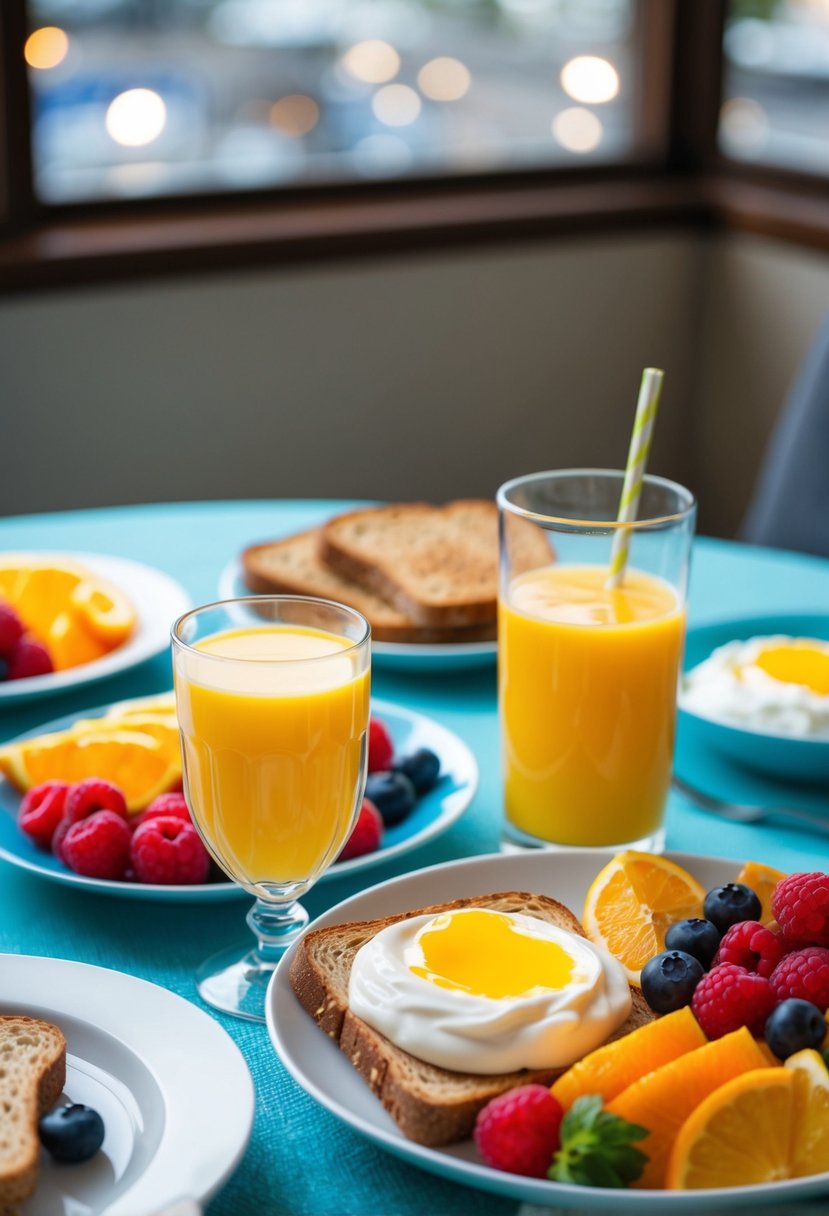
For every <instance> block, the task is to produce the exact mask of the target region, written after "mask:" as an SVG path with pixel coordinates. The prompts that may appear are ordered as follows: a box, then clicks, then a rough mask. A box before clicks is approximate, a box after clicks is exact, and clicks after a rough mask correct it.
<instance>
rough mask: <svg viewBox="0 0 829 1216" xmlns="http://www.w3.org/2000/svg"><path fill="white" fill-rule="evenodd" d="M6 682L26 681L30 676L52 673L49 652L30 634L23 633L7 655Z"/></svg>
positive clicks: (52, 668)
mask: <svg viewBox="0 0 829 1216" xmlns="http://www.w3.org/2000/svg"><path fill="white" fill-rule="evenodd" d="M6 659H7V660H8V668H7V670H6V679H7V680H28V679H29V677H30V676H45V675H48V674H49V672H50V671H54V667H53V666H52V660H51V658H50V657H49V651H48V650H47V649H46V647H45V646H42V645H41V644H40V642H38V641H36V640H35V638H33V637H32V635H31V634H30V633H24V634H23V637H22V638H21V639H20V641H19V642H18V643H17V645H16V646H15V647H14V649H13V650H11V651H10V652H9V653H8V654H7V655H6Z"/></svg>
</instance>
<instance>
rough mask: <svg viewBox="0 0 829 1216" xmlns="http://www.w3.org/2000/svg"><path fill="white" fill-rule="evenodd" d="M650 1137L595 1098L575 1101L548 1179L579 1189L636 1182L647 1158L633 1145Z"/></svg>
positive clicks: (562, 1124) (567, 1115)
mask: <svg viewBox="0 0 829 1216" xmlns="http://www.w3.org/2000/svg"><path fill="white" fill-rule="evenodd" d="M647 1135H649V1131H648V1129H647V1128H645V1127H640V1126H639V1124H637V1123H628V1122H627V1120H625V1119H620V1118H619V1116H618V1115H614V1114H612V1113H611V1112H610V1111H606V1110H604V1109H603V1106H602V1099H601V1097H600V1096H599V1095H598V1094H587V1095H585V1096H583V1097H581V1098H578V1099H577V1100H576V1101H575V1102H574V1103H573V1105H572V1107H571V1108H570V1110H569V1111H568V1112H567V1114H566V1115H565V1117H564V1119H563V1120H562V1122H561V1147H560V1148H559V1150H558V1152H557V1153H556V1154H555V1156H554V1157H553V1161H552V1164H551V1166H550V1169H549V1171H548V1174H547V1176H548V1177H549V1178H551V1179H553V1181H554V1182H571V1183H576V1184H578V1185H581V1186H601V1187H622V1186H626V1185H627V1184H628V1183H630V1182H635V1181H636V1179H637V1178H639V1177H640V1176H641V1174H642V1171H643V1169H644V1168H645V1165H646V1164H647V1160H648V1158H647V1156H646V1154H645V1153H643V1152H642V1151H641V1150H640V1149H638V1148H634V1147H633V1142H634V1141H636V1140H643V1139H644V1138H645V1136H647Z"/></svg>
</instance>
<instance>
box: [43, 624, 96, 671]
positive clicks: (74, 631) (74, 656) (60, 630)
mask: <svg viewBox="0 0 829 1216" xmlns="http://www.w3.org/2000/svg"><path fill="white" fill-rule="evenodd" d="M43 643H44V645H45V646H46V649H47V650H48V651H49V655H50V657H51V659H52V664H53V666H54V668H55V671H66V669H67V668H69V667H79V666H80V665H81V663H91V662H92V661H93V659H100V658H101V656H102V655H105V654H106V647H105V646H102V645H101V643H100V642H99V641H97V640H96V639H95V638H93V637H92V635H91V634H89V633H87V632H86V630H85V629H81V628H79V627H78V623H77V621H76V620H75V618H74V617H73V616H72V615H71V613H69V612H59V613H58V615H57V616H56V617H55V619H54V620H53V621H52V623H51V625H50V626H49V628H48V630H47V631H46V634H45V636H44V637H43Z"/></svg>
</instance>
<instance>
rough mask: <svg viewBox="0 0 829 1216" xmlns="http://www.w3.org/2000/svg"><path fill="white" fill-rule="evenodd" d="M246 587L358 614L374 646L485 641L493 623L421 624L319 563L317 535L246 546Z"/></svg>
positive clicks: (491, 634)
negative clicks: (327, 603)
mask: <svg viewBox="0 0 829 1216" xmlns="http://www.w3.org/2000/svg"><path fill="white" fill-rule="evenodd" d="M242 567H243V570H244V578H245V584H246V585H247V587H249V589H250V590H251V591H255V592H264V593H266V594H267V593H284V594H289V595H316V596H321V597H322V598H323V599H330V600H336V601H337V602H338V603H341V604H347V605H348V606H349V607H351V608H356V610H357V611H358V612H361V613H362V614H363V616H364V617H365V618H366V620H367V621H368V623H369V625H370V626H371V633H372V637H373V638H374V640H375V641H378V642H406V643H420V644H426V643H431V642H434V643H437V642H487V641H491V640H492V639H494V637H495V632H496V626H495V618H494V616H493V619H492V620H491V621H484V622H482V623H478V624H476V625H471V626H457V625H421V624H418V623H417V622H416V621H415V620H414V619H413V618H412V617H411V616H410V615H408V613H406V612H404V611H401V610H400V609H399V608H396V607H395V606H394V604H392V603H390V602H389V600H387V599H385V598H384V597H383V596H382V595H380V594H378V593H377V592H374V591H371V590H369V589H368V588H366V587H363V586H361V585H360V584H359V583H355V582H353V581H352V580H351V579H349V578H346V577H344V576H343V575H340V574H338V573H336V571H335V570H333V569H331V567H330V566H328V565H326V563H325V562H324V561H323V560H322V557H321V554H320V530H319V529H316V528H313V529H310V530H308V531H306V532H300V533H297V534H296V535H294V536H287V537H284V538H282V539H280V540H273V541H266V542H264V543H262V544H258V545H250V546H249V547H248V548H247V549H245V550H244V551H243V553H242Z"/></svg>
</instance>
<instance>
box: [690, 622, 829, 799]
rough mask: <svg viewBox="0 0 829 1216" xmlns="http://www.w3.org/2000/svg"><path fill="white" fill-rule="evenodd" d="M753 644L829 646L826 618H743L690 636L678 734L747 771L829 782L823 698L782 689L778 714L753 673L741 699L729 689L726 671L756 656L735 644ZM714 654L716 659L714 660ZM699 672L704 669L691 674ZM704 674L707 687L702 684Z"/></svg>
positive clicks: (764, 682) (753, 649)
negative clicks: (791, 641)
mask: <svg viewBox="0 0 829 1216" xmlns="http://www.w3.org/2000/svg"><path fill="white" fill-rule="evenodd" d="M758 638H768V639H774V640H775V644H776V645H779V644H780V639H815V640H816V641H818V642H826V643H827V645H829V613H826V614H822V613H799V614H795V613H792V614H782V615H781V614H774V615H770V616H756V617H741V618H739V619H736V620H735V619H731V620H724V621H716V622H713V623H711V624H708V625H700V626H697V627H696V628H692V629H689V630H688V635H687V639H686V644H685V659H684V663H683V677H682V681H681V685H680V693H679V715H680V721H681V724H682V729H683V730H684V731H685V732H686V733H687V735H688V736H690V737H691V738H692V739H693V742H694V743H697V744H701V745H703V746H706V747H710V748H712V749H713V750H714V751H716V752H718V753H719V754H720V755H722V756H725V757H726V758H727V759H728V760H731V761H733V762H734V763H736V764H740V765H742V766H744V767H745V768H749V769H753V770H754V771H756V772H759V773H763V774H765V775H768V776H772V777H777V778H783V779H785V780H789V781H797V782H802V783H821V782H827V781H829V733H827V729H826V722H827V719H828V718H829V696H827V697H826V698H825V700H826V706H825V709H824V706H823V704H822V703H823V701H824V698H823V697H822V696H814V695H813V694H808V693H807V690H806V689H805V688H804V689H802V690H799V689H798V686H797V685H793V684H791V683H781V696H780V704H779V705H778V706H775V704H774V695H773V685H774V681H772V680H768V679H764V678H763V672H758V671H756V670H755V669H754V668H752V671H751V673H750V674H748V678H747V679H745V680H744V681H743V686H742V687H741V688H740V689H739V690H738V695H736V696H732V694H731V692H730V691H729V689H728V677H727V669H734V668H735V667H738V666H739V664H740V661H741V659H742V657H745V658H746V660H747V663H749V664H752V663H753V659H754V658H756V653H757V651H758V650H759V649H760V647H758V646H757V645H756V644H752V645H746V646H745V647H744V648H743V647H740V648H739V649H737V647H736V646H735V647H733V649H732V644H734V643H746V644H748V643H749V642H750V641H751V640H752V639H758ZM720 648H726V649H723V650H720ZM718 651H719V657H718V658H714V659H713V660H712V655H715V652H718ZM701 664H706V668H705V669H704V670H703V671H701V672H698V671H695V669H700V666H701ZM706 673H707V674H708V675H709V676H710V679H709V680H707V681H703V680H702V679H700V678H699V677H700V675H705V674H706ZM801 691H802V693H803V695H802V696H801V695H800V692H801ZM706 692H708V694H709V695H706Z"/></svg>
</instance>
